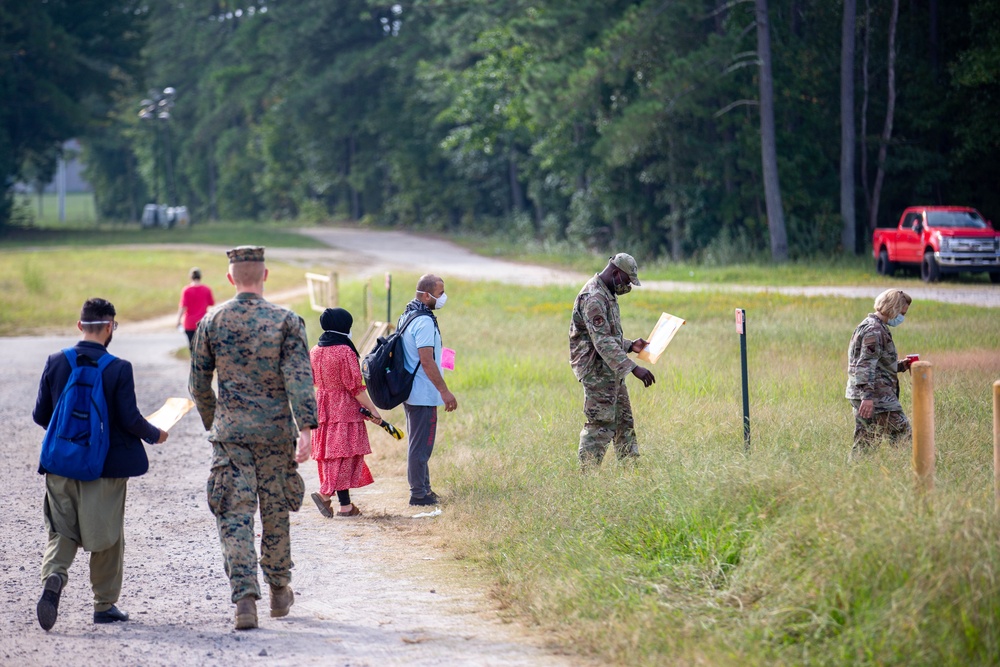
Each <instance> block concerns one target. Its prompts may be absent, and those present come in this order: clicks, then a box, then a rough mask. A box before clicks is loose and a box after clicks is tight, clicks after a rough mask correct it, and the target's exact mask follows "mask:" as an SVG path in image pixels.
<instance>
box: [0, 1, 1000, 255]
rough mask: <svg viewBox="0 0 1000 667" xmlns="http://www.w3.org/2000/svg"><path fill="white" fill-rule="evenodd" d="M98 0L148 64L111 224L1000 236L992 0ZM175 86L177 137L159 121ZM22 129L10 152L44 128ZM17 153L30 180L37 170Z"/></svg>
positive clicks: (845, 247)
mask: <svg viewBox="0 0 1000 667" xmlns="http://www.w3.org/2000/svg"><path fill="white" fill-rule="evenodd" d="M4 4H5V5H6V4H11V3H10V0H4ZM79 4H81V3H75V2H74V3H70V2H65V3H58V2H49V3H31V4H28V3H20V4H18V3H14V4H13V5H12V6H13V7H20V8H21V9H20V10H19V11H21V12H22V13H24V14H26V15H27V14H32V13H39V12H41V13H44V12H50V13H51V8H52V6H55V5H59V6H62V7H64V8H69V7H76V6H77V5H79ZM89 4H90V5H105V6H107V7H108V8H110V9H111V10H112V11H113V12H114V11H117V12H118V14H117V15H119V16H127V17H128V19H129V21H128V25H125V26H119V25H117V24H114V23H111V22H109V23H108V24H107V29H106V30H105V31H104V37H105V38H106V39H116V40H119V41H121V42H122V43H123V44H128V43H131V42H129V41H128V40H129V39H131V38H133V37H134V36H136V35H141V36H142V37H143V39H144V40H145V41H144V44H145V46H144V49H143V51H142V69H141V76H137V77H126V76H123V75H122V74H121V72H122V71H125V72H130V71H132V69H131V68H129V67H127V65H128V64H129V63H130V62H131V55H130V54H129V53H127V52H126V51H123V53H122V54H121V56H122V57H121V58H120V60H121V66H120V67H118V68H116V71H115V72H112V73H110V74H109V76H108V82H107V83H108V85H107V87H106V89H105V90H104V91H103V93H104V94H103V96H102V97H101V98H100V99H102V100H107V103H103V104H102V103H98V102H97V101H94V100H91V101H90V102H88V109H89V110H90V113H91V117H90V122H89V123H88V125H87V127H86V128H85V129H81V128H79V127H78V126H77V127H74V129H79V130H80V132H79V133H80V134H81V140H82V141H83V143H84V147H85V160H86V162H87V164H88V168H89V175H90V179H91V181H92V182H93V183H94V185H95V188H96V190H97V192H96V197H97V203H98V208H99V211H100V213H101V215H102V216H104V217H106V218H110V219H131V220H134V219H137V217H138V215H139V212H140V211H141V208H142V205H143V204H145V203H147V202H148V201H150V198H151V196H152V193H153V192H157V193H161V194H162V196H161V197H160V199H161V201H163V200H164V199H166V200H167V201H166V202H165V203H170V204H184V205H186V206H188V207H189V209H190V210H191V212H192V217H193V218H194V219H195V220H198V219H215V218H229V219H231V218H250V219H270V218H299V219H307V220H321V219H329V218H331V217H338V218H350V219H355V220H362V219H370V220H375V221H377V222H379V223H381V224H387V225H395V226H400V227H408V228H422V229H428V230H434V231H445V232H447V231H463V232H482V233H503V234H508V235H510V236H511V237H515V238H521V239H527V238H534V239H537V240H539V241H545V242H551V243H560V242H566V243H570V244H574V245H576V246H586V247H590V248H595V249H607V248H610V247H612V246H616V247H628V248H630V249H633V250H634V251H635V252H636V253H637V254H639V255H641V256H644V257H655V256H669V257H672V258H675V259H679V258H688V257H695V258H699V259H705V260H712V261H718V262H726V261H729V260H732V259H734V258H736V257H737V256H742V255H746V254H747V253H751V254H754V253H756V254H760V255H768V256H770V257H772V258H774V259H776V260H779V261H780V260H783V259H785V258H787V257H789V256H790V257H808V256H814V255H832V254H838V253H844V254H853V253H855V252H859V251H862V250H864V249H865V245H866V243H867V242H868V239H870V230H871V228H872V227H873V226H875V225H889V224H894V222H895V218H896V217H897V216H898V213H899V211H900V210H901V209H902V208H903V207H905V206H908V205H913V204H918V203H952V204H964V205H972V206H976V207H977V208H979V209H980V210H982V211H983V212H984V214H985V215H986V216H987V217H988V218H995V217H997V216H998V215H1000V188H998V187H997V185H998V184H1000V168H998V167H997V166H996V161H995V160H992V159H991V158H992V157H993V155H994V154H996V153H997V149H998V148H1000V124H998V123H997V122H996V118H997V112H996V110H995V105H996V104H997V102H998V101H1000V85H998V83H1000V81H998V77H1000V46H998V44H1000V39H998V38H1000V34H998V33H1000V3H997V2H995V0H953V1H952V2H949V3H941V2H940V0H861V1H860V2H859V1H858V0H842V1H841V2H827V1H825V0H632V1H624V0H532V1H527V0H507V1H506V2H495V1H487V0H406V1H400V2H391V1H390V2H376V1H373V0H337V2H327V1H324V0H295V1H292V0H269V1H267V0H258V1H256V2H251V1H249V0H247V1H245V2H230V1H221V0H186V1H185V2H170V1H166V0H164V1H162V2H157V3H149V4H141V5H139V4H136V5H135V6H134V7H133V3H128V2H121V1H117V2H110V1H106V2H103V3H101V2H94V1H91V2H90V3H89ZM123 8H125V9H130V10H131V11H121V10H122V9H123ZM5 12H6V10H5ZM105 15H107V13H105ZM0 21H2V22H3V25H5V26H6V25H7V24H8V23H9V19H8V18H6V17H5V18H3V19H0ZM9 35H10V33H9V31H8V30H6V29H4V30H0V45H2V46H3V53H2V54H0V68H2V69H0V86H3V88H2V89H0V90H2V91H3V94H4V97H5V99H9V98H7V94H8V93H7V91H8V90H9V87H10V84H9V80H11V78H12V77H13V78H14V79H17V77H18V76H19V70H17V69H16V68H17V67H18V65H17V64H16V63H15V65H14V69H13V70H12V69H11V62H12V61H11V56H10V55H9V53H11V51H10V50H9V48H8V45H7V42H8V41H9V39H10V37H9ZM68 48H80V49H82V48H84V43H83V42H82V41H80V42H74V45H73V46H72V47H68ZM126 56H128V57H126ZM20 66H21V67H22V70H23V68H24V65H20ZM21 74H22V75H23V72H22V73H21ZM58 83H60V82H58V81H55V80H53V84H54V85H55V84H58ZM63 83H64V82H63ZM74 83H76V82H74ZM165 87H173V88H175V89H176V91H177V93H176V100H175V104H174V106H173V108H172V109H171V110H170V113H169V118H159V117H156V116H154V117H152V118H149V117H148V116H147V120H143V119H141V118H139V115H138V113H137V112H138V111H139V102H140V100H141V99H142V98H144V97H148V95H149V93H148V92H147V91H148V90H153V91H160V90H163V89H164V88H165ZM75 92H76V91H75V89H74V88H73V87H72V86H71V87H70V88H67V89H65V91H64V94H65V95H72V94H74V93H75ZM112 92H113V94H110V93H112ZM84 93H86V94H88V95H90V96H91V97H93V94H91V93H90V92H88V91H82V92H80V96H81V99H82V96H83V95H84ZM87 99H90V98H87ZM31 108H32V109H33V113H35V114H40V115H43V116H44V115H46V114H52V115H58V114H59V113H60V111H61V110H60V109H58V108H48V107H47V106H46V102H45V101H44V100H35V101H34V102H33V103H32V106H31ZM0 113H2V114H3V121H4V125H3V127H4V129H5V130H6V135H7V137H6V139H5V138H3V137H0V153H2V152H3V151H5V150H7V147H8V144H9V143H10V137H11V136H14V138H15V141H14V143H15V144H16V143H17V137H18V136H19V133H23V131H24V129H23V127H22V126H17V125H12V124H11V122H10V121H9V118H10V112H9V109H8V105H7V104H6V103H5V104H4V106H3V110H2V111H0ZM12 127H13V128H14V131H13V133H12V131H11V128H12ZM44 139H45V140H44V141H42V142H41V144H42V145H43V147H44V145H45V144H46V141H48V145H49V146H50V147H51V143H52V142H51V137H44ZM33 150H35V149H33ZM22 153H23V151H22ZM12 155H13V158H12V160H13V162H11V160H9V159H7V158H6V157H5V158H4V159H3V162H2V164H0V166H2V167H3V168H4V169H5V170H6V171H7V173H8V174H10V175H11V177H9V178H8V181H11V180H13V178H15V177H21V178H23V177H24V176H25V175H26V173H27V172H26V171H25V169H26V165H27V157H26V156H25V155H24V154H18V153H16V152H15V153H13V154H12ZM11 164H14V165H15V167H14V168H13V169H12V168H11V166H10V165H11Z"/></svg>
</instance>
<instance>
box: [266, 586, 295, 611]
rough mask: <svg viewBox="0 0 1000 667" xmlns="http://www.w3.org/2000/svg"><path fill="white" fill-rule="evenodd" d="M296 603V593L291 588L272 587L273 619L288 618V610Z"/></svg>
mask: <svg viewBox="0 0 1000 667" xmlns="http://www.w3.org/2000/svg"><path fill="white" fill-rule="evenodd" d="M293 602H295V593H294V592H293V591H292V587H291V586H281V587H275V586H271V618H280V617H281V616H288V610H289V608H291V606H292V603H293Z"/></svg>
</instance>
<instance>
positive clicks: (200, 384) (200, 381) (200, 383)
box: [188, 318, 215, 431]
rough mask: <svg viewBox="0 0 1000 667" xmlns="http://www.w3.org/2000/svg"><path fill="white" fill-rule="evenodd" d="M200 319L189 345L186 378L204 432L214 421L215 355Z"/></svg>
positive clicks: (204, 320) (204, 323) (205, 320)
mask: <svg viewBox="0 0 1000 667" xmlns="http://www.w3.org/2000/svg"><path fill="white" fill-rule="evenodd" d="M208 321H209V320H208V319H207V318H205V319H202V321H201V322H199V323H198V328H197V329H195V333H194V340H193V341H192V345H191V373H190V375H189V376H188V393H189V394H191V399H192V400H193V401H194V404H195V407H197V408H198V414H199V415H201V423H202V424H203V425H204V426H205V430H206V431H207V430H209V429H211V428H212V423H213V422H214V421H215V392H214V391H212V374H213V373H214V372H215V355H214V354H213V353H212V346H211V345H210V344H209V337H208V334H207V330H206V329H207V327H206V324H207V322H208Z"/></svg>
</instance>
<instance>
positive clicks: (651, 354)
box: [639, 313, 685, 364]
mask: <svg viewBox="0 0 1000 667" xmlns="http://www.w3.org/2000/svg"><path fill="white" fill-rule="evenodd" d="M684 322H685V320H682V319H681V318H679V317H675V316H674V315H670V314H668V313H662V314H661V315H660V319H659V320H657V322H656V326H655V327H653V333H651V334H649V339H648V341H649V344H648V345H647V346H646V347H644V348H643V349H642V351H641V352H639V358H640V359H642V360H643V361H648V362H649V363H651V364H655V363H656V361H657V360H658V359H659V358H660V355H661V354H663V352H664V350H666V349H667V345H669V344H670V341H671V340H673V338H674V335H675V334H676V333H677V330H678V329H680V328H681V325H683V324H684Z"/></svg>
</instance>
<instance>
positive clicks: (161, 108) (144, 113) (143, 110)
mask: <svg viewBox="0 0 1000 667" xmlns="http://www.w3.org/2000/svg"><path fill="white" fill-rule="evenodd" d="M176 95H177V90H176V89H175V88H173V87H172V86H167V87H166V88H164V89H163V91H162V92H160V91H150V95H149V97H148V98H146V99H144V100H142V101H141V102H139V118H141V119H142V120H148V121H151V122H152V123H153V203H154V204H155V205H157V206H159V204H160V128H159V127H158V126H157V124H156V121H159V120H162V121H163V122H164V123H166V122H167V121H169V120H170V110H171V109H173V107H174V98H175V97H176ZM164 129H165V130H166V131H167V132H168V134H167V137H166V146H165V153H166V154H165V156H164V157H165V160H166V167H167V170H166V179H167V197H169V198H170V199H171V200H173V201H175V202H176V200H177V192H176V191H175V190H174V178H173V164H172V161H171V158H170V135H169V129H168V128H167V126H166V125H164Z"/></svg>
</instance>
